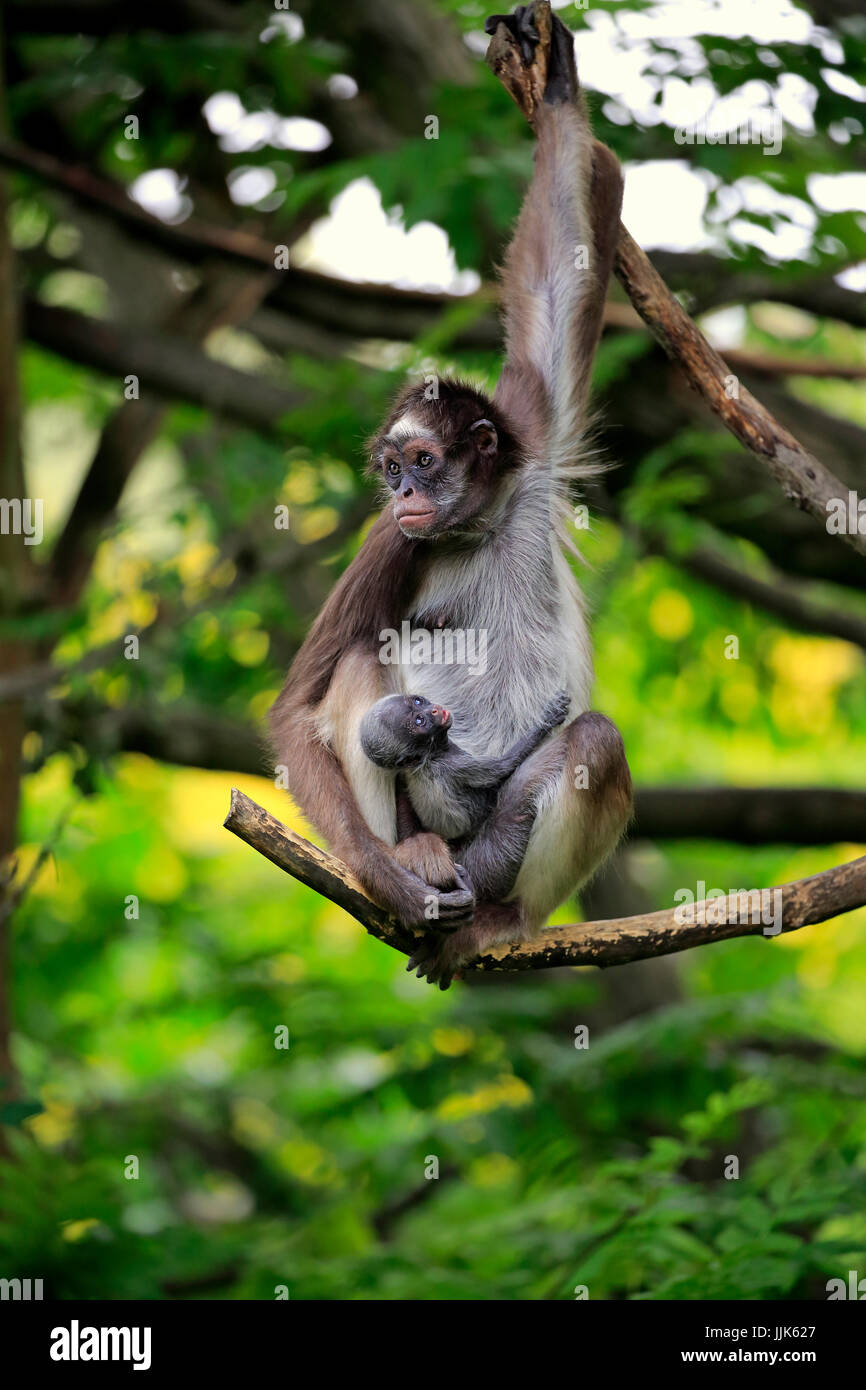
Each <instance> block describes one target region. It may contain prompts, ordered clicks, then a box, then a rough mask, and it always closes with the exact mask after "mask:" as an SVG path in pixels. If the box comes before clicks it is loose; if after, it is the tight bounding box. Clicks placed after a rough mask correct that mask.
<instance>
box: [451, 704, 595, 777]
mask: <svg viewBox="0 0 866 1390" xmlns="http://www.w3.org/2000/svg"><path fill="white" fill-rule="evenodd" d="M570 704H571V696H570V695H569V693H568V691H567V690H561V691H560V692H559V694H558V695H555V696H554V697H553V699H552V700H551V701H550V702H549V703H548V704H547V705H546V706H545V708H544V710H543V711H542V714H541V719H540V721H539V723H538V724H537V725H536V726H535V728H534V729H530V731H529V733H528V734H525V735H524V737H523V738H520V739H518V740H517V742H516V743H515V744H513V745H512V747H511V748H509V749H508V751H507V752H506V753H503V754H502V756H501V757H500V758H470V757H469V755H468V754H467V753H464V752H463V749H462V748H459V747H458V746H457V744H455V743H452V744H451V747H450V750H449V751H450V753H451V754H452V755H456V756H454V757H452V758H450V759H449V762H450V763H451V766H452V768H453V769H454V771H455V772H456V773H457V774H458V775H459V777H460V780H461V781H462V783H463V784H464V786H467V787H475V788H477V789H478V790H479V791H487V790H494V789H495V788H496V787H499V786H501V785H502V783H503V782H504V781H506V780H507V778H509V777H510V776H511V774H512V772H515V771H516V770H517V768H518V767H520V764H521V763H522V762H525V761H526V759H527V758H528V757H529V755H530V753H534V752H535V750H536V748H537V747H538V745H539V743H541V740H542V739H543V738H546V737H547V735H548V734H549V733H550V731H551V729H555V728H556V727H557V725H558V724H563V723H565V717H566V715H567V714H568V707H569V705H570Z"/></svg>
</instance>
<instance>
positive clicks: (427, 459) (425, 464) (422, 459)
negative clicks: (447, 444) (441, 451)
mask: <svg viewBox="0 0 866 1390" xmlns="http://www.w3.org/2000/svg"><path fill="white" fill-rule="evenodd" d="M417 461H418V467H419V468H429V467H430V465H431V463H433V462H434V461H435V460H434V458H433V455H432V454H419V455H418V460H417Z"/></svg>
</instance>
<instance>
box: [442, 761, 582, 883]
mask: <svg viewBox="0 0 866 1390" xmlns="http://www.w3.org/2000/svg"><path fill="white" fill-rule="evenodd" d="M548 750H549V751H548ZM545 753H546V756H542V757H536V758H533V757H531V756H527V757H526V758H525V759H524V761H523V762H522V763H521V765H520V766H519V767H518V768H517V769H516V770H515V771H514V772H513V773H512V775H511V776H510V777H509V778H508V780H507V781H506V782H504V783H503V785H502V787H501V788H500V790H499V795H498V796H497V798H496V804H495V805H494V807H493V810H492V811H491V812H490V815H489V816H488V817H487V819H486V820H485V822H484V824H483V825H482V826H481V827H480V828H479V830H478V832H477V833H476V834H475V835H474V836H473V837H472V839H471V840H470V841H469V842H468V843H467V844H465V845H462V846H461V847H460V849H459V851H458V854H459V858H460V861H461V863H462V864H463V866H464V867H465V869H466V872H467V873H468V875H469V878H470V881H471V883H472V887H473V889H474V890H475V896H476V898H478V899H479V901H480V902H485V903H501V902H502V901H503V900H504V899H505V898H507V897H508V894H509V893H510V892H511V890H512V888H513V887H514V880H515V879H516V878H517V875H518V873H519V871H520V866H521V864H522V863H523V859H524V856H525V854H526V849H527V846H528V844H529V839H530V836H531V835H532V828H533V826H534V824H535V817H536V815H537V814H538V809H539V805H540V803H541V798H542V796H543V794H544V792H545V791H546V789H547V786H548V784H549V782H550V780H551V778H552V777H553V776H554V775H555V773H556V771H557V769H558V767H559V766H560V764H561V762H562V751H561V749H560V747H559V746H558V745H557V744H556V743H551V744H547V745H545Z"/></svg>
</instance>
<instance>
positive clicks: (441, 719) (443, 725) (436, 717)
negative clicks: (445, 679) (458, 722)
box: [430, 705, 452, 729]
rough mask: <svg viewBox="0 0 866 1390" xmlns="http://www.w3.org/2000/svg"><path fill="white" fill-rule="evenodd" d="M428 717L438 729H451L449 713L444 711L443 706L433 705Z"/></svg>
mask: <svg viewBox="0 0 866 1390" xmlns="http://www.w3.org/2000/svg"><path fill="white" fill-rule="evenodd" d="M430 717H431V719H432V720H433V723H434V724H436V725H437V727H438V728H440V729H450V728H451V723H452V720H451V711H450V710H447V709H445V707H444V705H434V707H433V709H432V710H431V711H430Z"/></svg>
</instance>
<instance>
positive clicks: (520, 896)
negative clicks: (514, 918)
mask: <svg viewBox="0 0 866 1390" xmlns="http://www.w3.org/2000/svg"><path fill="white" fill-rule="evenodd" d="M555 742H556V744H557V745H559V746H560V747H561V749H562V754H561V759H560V765H559V768H558V769H557V771H556V772H555V774H554V775H553V776H551V778H550V779H549V781H548V783H547V786H546V788H545V790H544V792H543V793H542V795H541V800H540V806H539V811H538V814H537V816H536V819H535V824H534V826H533V829H532V834H531V836H530V840H529V845H528V847H527V851H526V854H525V856H524V859H523V863H522V864H521V866H520V872H519V874H518V875H517V879H516V882H515V884H514V888H513V890H512V893H511V897H512V898H514V899H516V900H518V901H519V902H520V903H521V905H522V907H523V910H524V913H525V915H526V919H527V922H528V923H529V926H530V928H531V930H532V931H533V932H534V931H536V930H538V928H540V927H542V926H543V925H544V923H545V921H546V920H547V918H548V916H549V915H550V913H551V912H553V911H554V909H555V908H557V907H558V906H559V904H560V903H561V902H562V901H563V900H564V899H565V898H567V897H568V896H569V894H570V893H573V892H575V891H576V889H578V888H579V887H580V886H581V884H583V883H585V882H586V881H587V880H588V879H589V878H591V877H592V875H593V874H594V873H595V871H596V869H598V868H599V867H600V865H601V864H602V863H603V862H604V860H605V859H607V858H608V856H609V855H610V854H612V853H613V851H614V849H615V848H616V846H617V844H618V843H619V840H620V838H621V837H622V834H623V832H624V830H625V828H626V826H627V825H628V822H629V820H630V819H631V815H632V789H631V774H630V772H629V768H628V763H627V761H626V756H625V749H624V748H623V743H622V738H621V736H620V733H619V730H618V729H617V727H616V725H615V724H613V723H612V722H611V721H610V720H609V719H607V718H606V717H605V715H603V714H599V713H598V712H597V711H595V710H589V711H587V712H586V713H585V714H581V715H580V716H579V717H578V718H577V719H575V720H573V721H572V723H571V724H569V725H568V726H567V728H565V729H564V730H563V733H562V735H561V738H560V739H558V740H556V741H555ZM544 751H545V749H540V750H539V753H543V752H544ZM537 756H538V754H536V757H537Z"/></svg>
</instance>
